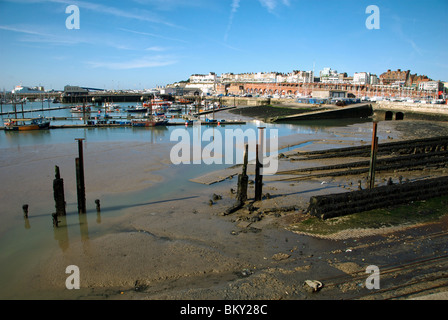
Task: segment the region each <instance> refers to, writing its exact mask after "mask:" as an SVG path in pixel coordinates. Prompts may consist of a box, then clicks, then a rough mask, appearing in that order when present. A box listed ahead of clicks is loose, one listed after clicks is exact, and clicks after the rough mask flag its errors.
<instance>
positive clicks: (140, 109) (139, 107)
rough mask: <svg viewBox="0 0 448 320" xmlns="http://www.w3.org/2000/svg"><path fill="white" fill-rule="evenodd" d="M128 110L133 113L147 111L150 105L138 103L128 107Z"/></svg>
mask: <svg viewBox="0 0 448 320" xmlns="http://www.w3.org/2000/svg"><path fill="white" fill-rule="evenodd" d="M126 111H127V112H131V113H138V112H147V111H148V107H147V105H146V103H144V104H143V106H142V105H139V104H137V105H136V106H135V107H133V108H130V109H127V110H126Z"/></svg>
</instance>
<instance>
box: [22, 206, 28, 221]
mask: <svg viewBox="0 0 448 320" xmlns="http://www.w3.org/2000/svg"><path fill="white" fill-rule="evenodd" d="M22 210H23V217H24V218H25V219H28V205H27V204H24V205H23V206H22Z"/></svg>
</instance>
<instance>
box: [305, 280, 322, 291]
mask: <svg viewBox="0 0 448 320" xmlns="http://www.w3.org/2000/svg"><path fill="white" fill-rule="evenodd" d="M305 284H306V285H307V286H308V288H309V289H310V290H311V292H313V293H314V292H318V291H319V290H320V289H322V287H323V284H322V282H320V281H317V280H306V281H305V283H304V285H305Z"/></svg>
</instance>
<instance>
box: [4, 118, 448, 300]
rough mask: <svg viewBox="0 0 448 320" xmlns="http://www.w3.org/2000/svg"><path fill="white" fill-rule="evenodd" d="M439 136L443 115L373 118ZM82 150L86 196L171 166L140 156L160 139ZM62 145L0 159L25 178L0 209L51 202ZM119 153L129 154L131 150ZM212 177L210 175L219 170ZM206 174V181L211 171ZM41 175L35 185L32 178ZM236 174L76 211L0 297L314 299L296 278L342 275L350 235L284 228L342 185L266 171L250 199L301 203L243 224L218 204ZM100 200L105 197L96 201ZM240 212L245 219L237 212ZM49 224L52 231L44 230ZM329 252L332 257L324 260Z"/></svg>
mask: <svg viewBox="0 0 448 320" xmlns="http://www.w3.org/2000/svg"><path fill="white" fill-rule="evenodd" d="M221 116H222V117H223V118H224V117H226V114H225V113H222V114H221ZM231 117H232V116H229V118H231ZM371 132H372V124H371V123H363V124H359V125H350V126H347V127H332V128H328V129H327V134H326V135H324V136H319V137H318V138H319V140H318V141H315V140H316V136H315V135H314V136H313V134H312V133H310V134H297V135H294V136H290V137H288V138H287V139H286V140H287V143H288V144H291V145H299V144H301V143H303V142H306V141H314V143H312V144H309V145H306V146H304V147H302V148H300V150H304V151H305V150H317V149H325V148H329V147H335V146H341V147H345V146H354V145H362V144H369V143H370V139H371ZM444 134H445V135H447V134H448V124H447V123H431V124H428V123H426V122H406V121H404V122H381V123H380V125H379V137H380V143H381V142H382V141H383V142H384V141H391V140H392V141H394V140H395V141H396V140H401V139H409V138H411V137H412V136H413V135H414V136H418V137H422V136H432V135H444ZM286 140H285V141H286ZM86 148H87V149H86V152H85V157H86V164H87V165H86V176H88V177H89V181H90V182H91V183H89V185H88V189H87V190H86V191H87V193H88V194H89V198H90V199H96V198H103V197H108V199H113V197H114V195H117V196H118V195H122V194H123V193H132V192H136V191H138V190H143V189H145V188H146V187H147V186H148V185H152V184H154V185H161V186H162V185H163V177H161V176H160V175H158V174H157V170H158V169H160V168H164V167H166V166H169V159H167V158H164V157H162V156H161V157H160V159H159V160H158V161H154V162H152V163H147V162H145V154H147V153H148V152H158V153H159V154H161V155H163V154H166V153H164V151H166V150H159V149H157V148H166V146H164V147H163V146H157V145H156V146H154V145H151V149H148V148H147V145H146V144H129V143H126V144H123V145H121V146H120V148H117V145H116V144H114V145H113V146H111V145H104V144H103V145H99V144H98V145H97V144H95V143H89V144H88V145H86ZM69 149H72V148H68V147H64V146H55V145H52V146H45V147H39V146H35V147H27V148H26V150H25V151H23V150H22V152H25V154H27V155H29V156H28V157H20V158H15V157H14V155H12V156H11V157H9V156H7V155H2V158H1V160H2V164H5V165H2V167H1V175H2V177H4V178H3V179H5V181H9V182H11V181H16V183H17V185H16V186H18V185H19V184H20V183H19V181H25V180H26V181H27V184H26V188H23V190H24V192H22V193H20V194H14V193H13V192H11V193H7V194H5V193H2V194H1V195H0V196H1V197H2V198H1V199H0V200H1V203H2V206H4V207H6V208H14V207H16V206H17V203H20V204H21V203H25V202H32V203H33V204H35V205H34V206H35V207H36V208H39V209H35V210H44V209H43V208H44V207H48V204H49V203H53V200H52V198H51V196H52V195H51V194H50V195H48V192H47V191H48V190H51V181H52V180H51V179H52V172H53V170H54V165H55V164H57V165H59V166H60V167H61V174H62V177H63V178H64V179H66V180H65V181H66V183H67V184H73V183H74V172H70V171H71V168H72V164H71V161H72V159H73V158H74V157H75V156H76V154H75V153H74V152H73V150H69ZM291 151H292V150H291ZM75 152H76V151H75ZM11 153H12V154H14V153H13V152H11ZM129 154H136V155H138V156H135V157H129V156H128V155H129ZM281 166H282V169H286V168H288V167H289V166H291V164H290V163H288V162H281ZM69 168H70V169H69ZM136 168H140V170H136ZM229 170H233V171H232V174H233V173H234V171H235V169H229ZM237 171H238V170H237ZM214 174H215V178H216V176H218V175H222V173H214ZM232 174H231V175H232ZM231 175H230V176H231ZM211 176H213V174H212V175H211ZM224 176H225V175H224ZM207 179H212V180H213V179H214V178H213V177H212V178H210V176H209V177H208V178H207ZM43 180H45V185H44V186H43V185H42V183H41V181H43ZM236 180H237V179H235V178H233V179H225V180H224V181H222V182H219V183H215V184H212V185H210V186H209V187H207V188H198V189H191V190H185V191H184V192H183V193H182V194H179V197H177V198H175V199H163V198H161V199H160V200H161V201H160V202H158V201H149V203H147V204H145V203H142V204H140V205H137V206H130V207H129V208H128V209H123V210H124V213H123V214H120V215H117V216H113V217H108V216H107V212H108V211H107V210H104V211H102V212H101V223H98V217H97V214H96V213H95V212H94V211H93V210H92V209H91V210H90V211H89V213H88V214H87V216H86V219H84V220H81V221H80V220H79V218H78V216H77V214H73V213H72V214H69V215H68V216H67V219H66V223H67V224H68V225H75V227H74V228H75V230H79V234H73V233H72V234H69V235H68V236H67V235H66V234H64V231H63V228H59V229H58V230H56V231H55V233H54V235H53V237H54V239H56V240H57V247H56V248H54V249H51V250H48V251H44V252H43V253H42V254H41V255H40V256H39V258H38V259H36V260H35V261H34V265H30V266H29V267H28V268H27V270H26V271H27V272H26V273H24V274H22V275H21V281H22V283H23V286H20V285H18V286H17V288H16V290H15V291H13V292H8V293H2V297H6V298H7V299H9V298H13V299H14V298H29V299H65V298H67V299H155V300H157V299H168V300H170V299H200V300H209V299H268V300H270V299H313V298H316V296H310V295H309V293H308V292H307V291H306V290H304V288H303V287H302V286H301V284H302V283H303V281H304V280H305V279H309V278H324V277H326V276H330V275H333V274H335V273H336V274H337V272H340V269H338V268H335V267H334V265H335V263H336V262H337V263H343V262H347V261H348V260H347V259H351V258H347V257H346V256H345V255H344V252H345V249H346V248H347V247H350V246H352V245H353V243H354V242H353V241H355V242H356V240H353V239H351V238H350V237H345V238H342V239H341V240H340V241H335V240H331V239H318V238H315V237H311V236H308V235H303V234H296V233H293V232H291V231H288V230H287V227H288V225H289V224H290V223H291V222H292V221H293V220H294V218H295V217H296V216H297V215H300V210H303V209H305V208H306V206H307V202H308V200H309V197H310V196H312V195H317V194H328V193H334V192H346V191H347V189H346V188H345V187H341V186H340V185H341V182H340V181H333V182H327V183H324V184H323V183H322V181H306V182H300V183H289V182H279V181H270V180H273V179H272V178H269V177H266V179H265V186H264V190H263V191H264V192H269V193H270V194H271V195H272V197H271V198H270V199H266V200H263V201H262V202H261V203H258V204H256V205H257V206H259V207H263V208H279V207H283V206H289V205H297V206H298V208H299V209H298V210H297V211H293V212H287V213H284V214H280V215H275V214H272V215H267V216H266V217H264V218H263V219H261V220H257V219H254V220H253V221H247V220H244V219H240V216H241V215H239V214H235V215H230V216H225V217H223V216H222V212H223V211H224V210H225V209H226V208H228V207H229V206H231V205H232V204H233V203H234V201H235V200H234V195H233V194H232V193H231V191H230V189H231V188H233V189H235V190H236ZM346 182H348V181H346ZM179 183H180V184H181V183H182V182H179ZM12 187H13V188H14V185H13V186H12ZM253 192H254V190H253V188H252V187H249V197H252V196H253ZM213 194H219V195H221V196H222V199H221V200H217V201H215V203H214V204H213V205H209V200H210V199H211V197H212V195H213ZM66 197H67V199H69V200H68V201H70V202H71V203H72V207H73V205H74V204H73V202H74V199H76V195H75V194H73V191H69V192H68V194H66ZM176 199H177V200H176ZM107 205H108V204H107V203H105V204H104V206H105V208H107ZM90 208H92V206H90ZM9 210H11V209H9ZM19 211H20V208H19ZM14 214H16V213H14ZM243 214H246V215H247V212H244V213H243ZM9 219H11V220H14V221H16V219H17V216H13V215H9ZM78 223H80V224H79V226H77V224H78ZM6 228H7V227H6V226H5V224H2V230H0V231H1V232H4V231H5V229H6ZM48 229H49V230H51V229H52V227H51V226H48ZM71 230H72V231H73V229H71ZM83 230H84V231H83ZM51 232H53V231H51ZM367 235H368V234H367ZM364 236H365V235H364ZM355 239H358V240H357V241H358V243H357V244H360V243H361V242H362V237H361V238H359V235H357V237H356V238H355ZM335 250H336V251H337V250H339V251H338V252H342V254H339V255H338V256H337V257H336V256H334V252H335ZM365 257H367V256H366V255H364V258H365ZM364 258H363V259H364ZM360 259H361V258H360ZM377 259H378V261H373V262H375V263H378V264H379V263H380V261H382V256H378V257H377ZM359 261H361V260H359ZM370 263H372V261H370ZM68 265H76V266H78V267H79V269H80V273H81V289H80V290H67V289H66V288H65V280H66V278H67V274H65V268H66V267H67V266H68ZM338 266H339V264H338ZM323 297H327V298H330V299H338V298H339V297H340V296H339V295H338V293H333V295H329V296H325V295H323Z"/></svg>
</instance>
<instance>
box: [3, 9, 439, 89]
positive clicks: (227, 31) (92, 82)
mask: <svg viewBox="0 0 448 320" xmlns="http://www.w3.org/2000/svg"><path fill="white" fill-rule="evenodd" d="M69 5H76V6H78V8H79V11H80V16H79V18H80V19H79V20H80V28H79V29H67V28H66V19H67V18H68V17H69V16H70V14H68V13H66V8H67V6H69ZM369 5H376V6H378V8H379V9H380V29H379V30H369V29H367V28H366V19H367V18H368V17H369V15H370V14H366V8H367V7H368V6H369ZM447 31H448V1H447V0H427V1H415V0H406V1H402V0H387V1H382V0H381V1H380V0H368V1H366V0H317V1H305V0H128V1H114V0H109V1H93V0H86V1H70V0H0V63H1V64H0V68H1V69H0V70H1V76H0V89H2V90H3V89H6V90H11V89H13V87H14V86H15V85H19V84H22V85H24V86H36V85H43V86H45V88H46V89H56V90H59V89H63V87H64V85H67V84H71V85H81V86H89V87H96V88H106V89H143V88H152V87H155V86H157V85H166V84H169V83H173V82H176V81H179V80H186V79H188V77H189V76H190V75H191V74H195V73H199V74H202V73H208V72H216V73H217V74H221V73H224V72H233V73H244V72H269V71H278V72H284V73H287V72H290V71H292V70H313V68H314V70H315V72H316V73H317V74H318V72H319V71H320V70H321V69H322V68H324V67H331V68H332V69H335V70H338V71H339V72H347V73H348V74H349V75H353V73H354V72H362V71H366V72H371V73H375V74H377V75H380V74H381V73H383V72H385V71H387V69H392V70H396V69H402V70H411V73H417V74H424V75H428V76H429V77H430V78H432V79H435V80H445V81H447V80H448V40H447V39H448V37H447Z"/></svg>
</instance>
